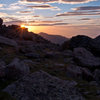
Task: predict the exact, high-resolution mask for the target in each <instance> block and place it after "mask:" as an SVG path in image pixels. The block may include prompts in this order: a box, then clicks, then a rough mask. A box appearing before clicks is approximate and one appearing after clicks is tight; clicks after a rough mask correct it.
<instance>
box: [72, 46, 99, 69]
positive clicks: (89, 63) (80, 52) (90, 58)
mask: <svg viewBox="0 0 100 100" xmlns="http://www.w3.org/2000/svg"><path fill="white" fill-rule="evenodd" d="M74 58H75V61H76V62H77V64H79V65H81V66H84V67H88V68H90V69H96V68H99V67H100V58H97V57H95V56H94V55H93V54H92V53H91V52H89V51H87V50H86V49H85V48H75V49H74Z"/></svg>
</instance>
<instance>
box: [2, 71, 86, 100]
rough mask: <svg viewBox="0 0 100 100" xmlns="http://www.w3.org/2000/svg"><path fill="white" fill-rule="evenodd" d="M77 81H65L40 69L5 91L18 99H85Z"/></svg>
mask: <svg viewBox="0 0 100 100" xmlns="http://www.w3.org/2000/svg"><path fill="white" fill-rule="evenodd" d="M76 85H77V83H76V82H75V81H65V80H61V79H59V78H57V77H54V76H51V75H49V74H48V73H46V72H44V71H38V72H35V73H33V74H31V75H28V76H25V77H23V78H22V79H20V80H18V81H16V82H15V83H13V84H11V85H9V86H8V87H7V88H5V89H4V90H3V91H5V92H7V93H9V94H10V95H11V96H13V97H14V98H16V100H85V99H84V98H83V97H82V96H81V94H80V93H79V92H78V90H77V88H76V87H75V86H76Z"/></svg>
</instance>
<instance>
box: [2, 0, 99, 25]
mask: <svg viewBox="0 0 100 100" xmlns="http://www.w3.org/2000/svg"><path fill="white" fill-rule="evenodd" d="M0 17H1V18H3V19H4V22H5V24H7V25H9V24H18V25H20V24H26V25H30V26H58V25H59V26H62V25H63V26H76V25H99V24H100V1H99V0H0Z"/></svg>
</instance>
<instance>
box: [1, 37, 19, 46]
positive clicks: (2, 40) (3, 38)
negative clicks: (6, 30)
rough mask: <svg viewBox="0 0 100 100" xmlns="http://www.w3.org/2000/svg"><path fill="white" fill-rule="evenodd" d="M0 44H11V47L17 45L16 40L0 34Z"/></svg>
mask: <svg viewBox="0 0 100 100" xmlns="http://www.w3.org/2000/svg"><path fill="white" fill-rule="evenodd" d="M0 44H5V45H9V46H13V47H17V45H18V44H17V43H16V41H14V40H12V39H9V38H6V37H3V36H0Z"/></svg>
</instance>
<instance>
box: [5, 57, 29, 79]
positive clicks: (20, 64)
mask: <svg viewBox="0 0 100 100" xmlns="http://www.w3.org/2000/svg"><path fill="white" fill-rule="evenodd" d="M29 73H30V68H29V66H27V65H26V64H25V63H24V61H20V60H19V59H18V58H15V59H14V60H13V61H12V62H11V63H10V64H9V65H8V66H7V68H6V76H7V78H11V79H18V78H21V77H23V76H24V75H27V74H29Z"/></svg>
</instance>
